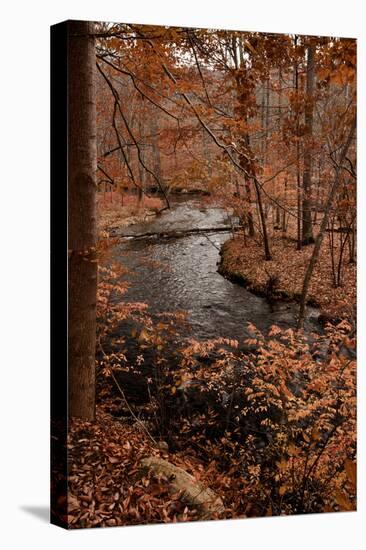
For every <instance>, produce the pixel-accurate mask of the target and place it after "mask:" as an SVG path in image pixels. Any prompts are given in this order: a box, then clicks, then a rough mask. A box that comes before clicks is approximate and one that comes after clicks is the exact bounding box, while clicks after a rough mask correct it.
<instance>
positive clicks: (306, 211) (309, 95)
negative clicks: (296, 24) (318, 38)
mask: <svg viewBox="0 0 366 550" xmlns="http://www.w3.org/2000/svg"><path fill="white" fill-rule="evenodd" d="M314 57H315V46H314V45H312V44H310V45H309V46H308V47H307V64H306V104H305V132H306V133H305V150H304V174H303V193H304V196H303V201H302V244H305V245H306V244H310V243H312V242H314V238H313V224H312V220H311V171H312V158H311V141H312V137H313V112H314V107H313V96H314V77H315V59H314Z"/></svg>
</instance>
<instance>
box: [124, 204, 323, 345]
mask: <svg viewBox="0 0 366 550" xmlns="http://www.w3.org/2000/svg"><path fill="white" fill-rule="evenodd" d="M224 226H230V219H229V217H228V214H227V213H226V212H224V211H223V210H222V209H219V208H212V207H204V206H202V205H200V203H199V200H198V199H189V200H188V201H185V202H184V203H183V202H181V201H176V202H175V204H173V207H172V209H171V210H168V211H166V212H163V213H162V214H161V216H159V217H158V218H156V219H154V220H153V221H147V222H145V223H140V224H136V225H133V226H130V227H127V228H124V234H128V235H131V234H133V235H135V236H138V235H141V234H144V233H147V232H149V233H151V232H156V233H162V232H171V231H184V230H190V229H194V228H217V227H224ZM228 238H230V231H228V232H224V233H223V232H216V233H215V231H213V232H207V233H204V234H196V235H190V236H186V237H180V238H162V237H158V238H156V237H149V238H140V239H139V238H137V239H136V238H129V239H126V240H124V241H122V242H121V244H119V245H118V246H117V247H116V250H115V259H117V260H118V261H120V262H121V263H122V264H123V265H124V266H126V267H127V268H129V269H130V270H131V271H132V272H133V273H131V274H129V275H128V276H127V279H128V280H129V281H130V282H131V286H130V288H129V290H128V291H127V293H126V294H125V299H126V300H128V301H131V302H132V301H138V302H146V303H147V304H149V312H150V314H151V315H152V316H154V314H157V313H162V312H174V311H177V310H179V311H182V310H184V311H186V312H187V314H188V321H189V324H190V327H191V331H190V334H187V336H194V337H195V338H197V339H207V338H214V337H219V336H221V337H230V338H236V339H238V340H239V341H242V340H243V339H244V338H247V337H248V335H249V332H248V330H247V323H248V322H250V323H253V324H254V325H256V326H257V327H258V328H259V329H260V330H261V331H266V330H267V329H269V327H270V326H271V325H273V324H276V325H278V326H280V327H283V328H289V327H294V326H295V323H296V314H297V311H298V305H297V304H295V303H286V302H275V303H274V304H269V303H268V301H267V300H266V299H265V298H262V297H258V296H255V295H254V294H252V293H251V292H249V291H247V290H245V289H244V288H243V287H241V286H239V285H237V284H233V283H231V282H230V281H228V280H226V279H225V278H224V277H222V276H221V275H220V274H219V273H218V272H217V263H218V261H219V248H220V246H221V245H222V244H223V243H224V242H225V241H226V240H227V239H228ZM317 315H318V312H317V310H316V309H314V308H307V319H306V323H305V331H306V332H320V326H319V324H318V322H317Z"/></svg>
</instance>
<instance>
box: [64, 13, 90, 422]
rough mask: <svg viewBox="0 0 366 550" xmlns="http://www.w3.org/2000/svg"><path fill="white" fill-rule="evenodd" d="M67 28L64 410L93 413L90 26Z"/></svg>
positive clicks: (75, 23) (81, 23) (78, 23)
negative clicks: (66, 400)
mask: <svg viewBox="0 0 366 550" xmlns="http://www.w3.org/2000/svg"><path fill="white" fill-rule="evenodd" d="M68 31H69V74H68V80H69V144H68V156H69V165H68V170H69V172H68V201H69V205H68V209H69V218H68V224H69V227H68V250H69V264H68V269H69V290H68V308H69V316H68V322H69V331H68V332H69V340H68V344H69V349H68V377H69V382H68V383H69V414H70V415H71V416H78V417H81V418H84V419H87V420H92V419H93V418H94V415H95V333H96V292H97V261H96V253H95V247H96V241H97V232H96V204H95V203H96V201H95V198H96V168H97V155H96V145H97V144H96V104H95V51H94V38H93V36H92V32H93V25H92V23H89V22H84V21H70V22H69V23H68Z"/></svg>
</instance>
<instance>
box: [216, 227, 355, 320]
mask: <svg viewBox="0 0 366 550" xmlns="http://www.w3.org/2000/svg"><path fill="white" fill-rule="evenodd" d="M313 246H314V245H308V246H306V247H304V248H302V250H300V251H298V250H296V248H295V243H294V242H293V241H292V240H289V239H284V238H281V237H278V238H274V239H273V240H272V243H271V247H272V250H271V252H272V257H273V259H272V260H271V261H265V260H264V257H263V250H262V248H261V247H259V245H258V243H257V242H256V241H255V240H254V239H250V238H247V242H246V245H245V244H244V241H243V238H242V237H241V236H238V237H234V238H232V239H230V240H228V241H226V242H225V243H224V244H223V246H222V247H221V252H220V256H221V259H220V263H219V269H218V271H219V273H220V274H221V275H223V276H224V277H226V278H227V279H229V280H231V281H232V282H235V283H238V284H240V285H242V286H243V287H245V288H246V289H247V290H250V291H251V292H253V293H254V294H257V295H259V296H266V297H268V298H269V299H271V300H273V301H275V300H291V301H292V300H294V301H299V299H300V295H301V290H302V284H303V279H304V275H305V270H306V267H307V265H308V263H309V259H310V257H311V254H312V251H313ZM320 257H321V260H322V261H321V262H318V264H317V266H316V268H315V270H314V274H313V277H312V280H311V283H310V287H309V293H308V300H307V303H308V305H311V306H314V307H318V308H320V319H319V320H320V321H321V322H327V321H329V322H337V321H339V320H342V319H351V318H352V317H353V316H354V307H355V304H356V266H355V264H351V263H345V265H344V267H343V271H342V286H339V287H338V288H334V286H333V284H332V265H331V255H330V251H329V247H328V243H327V241H326V239H325V240H324V241H323V244H322V248H321V252H320Z"/></svg>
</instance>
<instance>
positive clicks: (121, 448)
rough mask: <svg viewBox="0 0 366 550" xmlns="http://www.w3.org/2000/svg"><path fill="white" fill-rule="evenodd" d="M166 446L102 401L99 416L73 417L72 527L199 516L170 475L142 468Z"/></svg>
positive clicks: (70, 449)
mask: <svg viewBox="0 0 366 550" xmlns="http://www.w3.org/2000/svg"><path fill="white" fill-rule="evenodd" d="M161 452H162V451H159V449H157V448H156V447H155V446H154V445H153V444H152V442H150V441H149V439H148V438H147V436H146V434H144V433H143V432H142V431H141V430H138V429H137V428H136V426H133V425H132V426H131V425H129V424H128V423H127V422H126V421H124V422H121V421H119V420H117V419H115V418H113V417H112V416H111V415H110V414H108V413H107V412H106V411H105V410H103V406H99V407H98V409H97V415H96V420H95V422H86V421H82V420H80V419H75V418H73V419H72V420H71V422H70V426H69V435H68V464H69V478H68V488H69V492H68V497H67V498H68V500H67V504H68V518H67V520H68V521H67V523H68V525H69V527H70V528H86V527H105V526H118V525H133V524H144V523H145V524H147V523H159V522H177V521H192V520H195V519H198V514H197V511H196V510H195V509H194V507H192V506H189V505H186V503H185V502H184V501H183V500H182V498H181V495H180V494H177V495H171V494H170V493H169V487H168V485H169V480H167V479H164V478H161V477H159V478H156V477H154V476H153V475H152V474H149V473H142V472H141V470H140V461H141V459H142V457H144V456H148V455H151V454H155V455H157V456H159V454H160V453H161ZM178 462H179V460H178Z"/></svg>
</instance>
